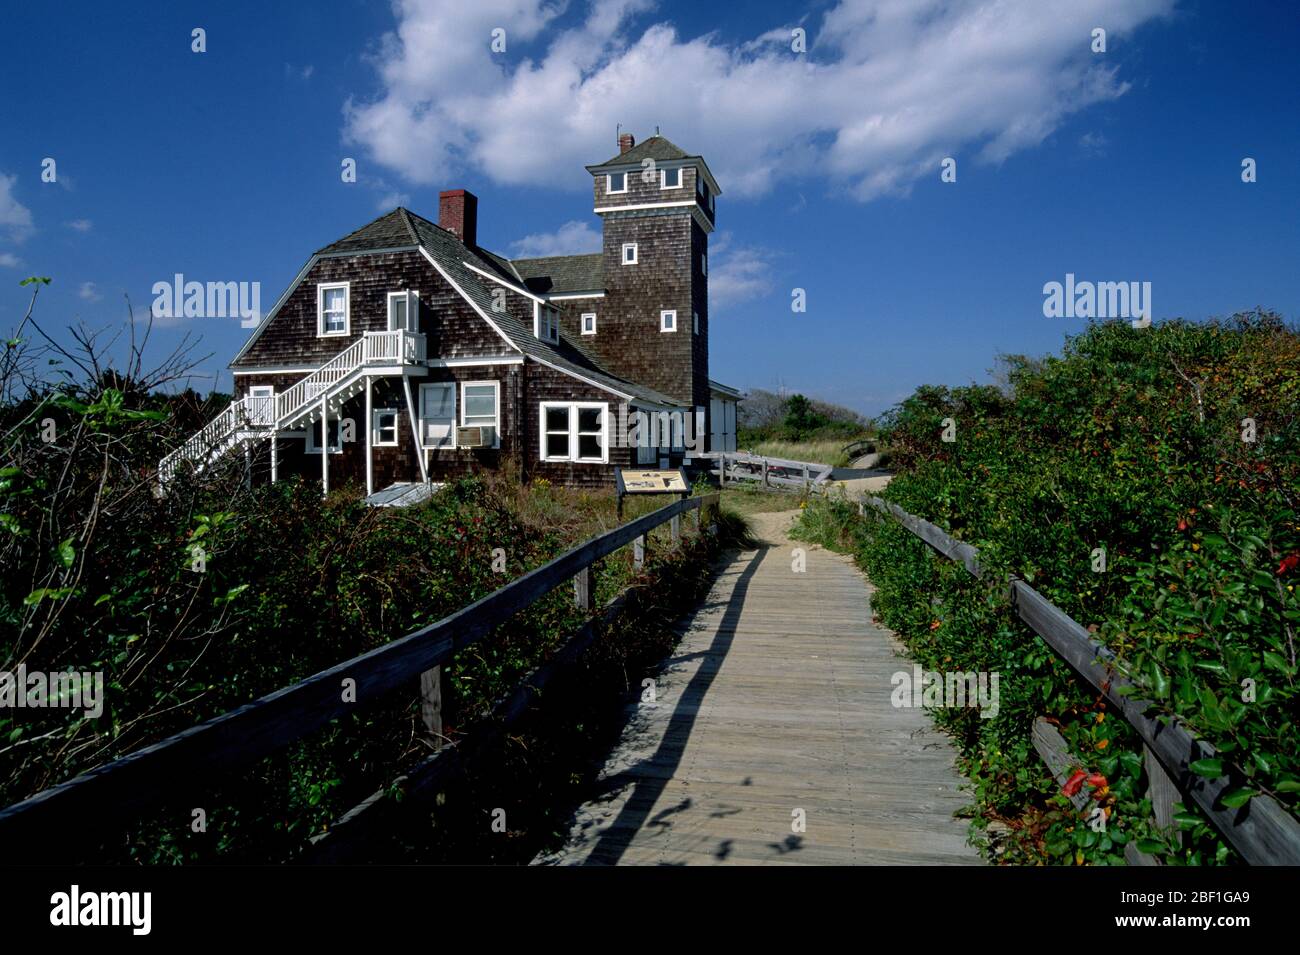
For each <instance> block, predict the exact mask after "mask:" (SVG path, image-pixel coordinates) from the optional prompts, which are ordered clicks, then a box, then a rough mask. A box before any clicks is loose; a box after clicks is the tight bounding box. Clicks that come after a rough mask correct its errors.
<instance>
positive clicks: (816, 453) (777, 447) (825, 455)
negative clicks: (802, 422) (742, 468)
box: [741, 438, 851, 468]
mask: <svg viewBox="0 0 1300 955" xmlns="http://www.w3.org/2000/svg"><path fill="white" fill-rule="evenodd" d="M848 443H849V442H848V441H846V440H844V439H843V438H835V439H834V440H824V441H760V442H758V443H757V444H755V445H753V447H748V448H742V449H741V450H743V451H749V452H750V453H752V454H761V455H765V456H767V457H771V458H786V459H787V460H790V461H807V462H808V463H810V464H829V465H831V466H832V467H837V468H843V467H848V465H849V464H850V463H851V462H850V461H849V459H848V456H847V455H846V454H845V453H844V446H845V445H847V444H848Z"/></svg>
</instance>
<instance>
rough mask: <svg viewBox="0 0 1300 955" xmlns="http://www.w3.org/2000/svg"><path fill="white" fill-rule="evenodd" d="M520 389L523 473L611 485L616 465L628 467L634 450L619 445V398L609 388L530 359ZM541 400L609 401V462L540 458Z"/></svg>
mask: <svg viewBox="0 0 1300 955" xmlns="http://www.w3.org/2000/svg"><path fill="white" fill-rule="evenodd" d="M524 368H525V369H526V375H527V377H526V380H525V383H524V391H523V421H524V431H523V436H522V441H521V444H522V446H523V448H524V454H523V465H524V475H525V476H526V477H527V478H529V479H532V478H545V479H546V480H548V481H550V482H551V483H552V484H563V485H567V486H572V487H593V488H595V487H612V486H613V484H614V468H615V467H631V466H632V455H633V454H634V451H633V450H632V449H630V448H626V447H621V446H620V440H619V437H618V435H619V427H618V423H619V406H620V404H621V403H622V401H621V399H620V398H619V397H618V396H616V395H612V394H610V393H609V392H607V391H605V390H603V389H601V388H596V387H594V386H592V385H587V384H584V383H583V382H581V381H578V380H576V379H574V378H572V377H570V376H568V375H566V374H564V373H563V372H559V371H556V370H555V369H553V368H548V367H547V366H545V365H542V364H539V363H537V362H533V361H530V362H528V363H527V364H526V365H525V366H524ZM543 401H600V402H605V403H607V404H608V406H609V407H608V410H607V412H606V413H607V414H608V415H609V416H610V419H609V420H610V427H609V434H610V448H609V463H608V464H580V463H572V462H566V461H543V460H542V459H541V457H542V445H541V433H542V432H541V426H542V425H541V403H542V402H543Z"/></svg>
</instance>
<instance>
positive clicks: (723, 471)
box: [718, 451, 727, 487]
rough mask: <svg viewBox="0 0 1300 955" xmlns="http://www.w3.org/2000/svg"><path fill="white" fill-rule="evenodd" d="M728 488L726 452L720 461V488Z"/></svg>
mask: <svg viewBox="0 0 1300 955" xmlns="http://www.w3.org/2000/svg"><path fill="white" fill-rule="evenodd" d="M726 486H727V455H726V452H725V451H724V452H723V454H722V457H720V458H719V459H718V487H726Z"/></svg>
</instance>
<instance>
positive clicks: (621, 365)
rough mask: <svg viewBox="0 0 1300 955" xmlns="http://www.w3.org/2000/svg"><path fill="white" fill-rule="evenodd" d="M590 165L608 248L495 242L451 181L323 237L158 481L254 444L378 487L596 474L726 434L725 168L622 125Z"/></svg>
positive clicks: (731, 441)
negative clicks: (433, 215) (485, 474)
mask: <svg viewBox="0 0 1300 955" xmlns="http://www.w3.org/2000/svg"><path fill="white" fill-rule="evenodd" d="M587 171H588V172H589V173H591V175H592V179H593V188H594V196H595V212H596V214H597V215H599V216H600V217H601V222H602V227H603V233H604V240H603V249H602V251H600V252H598V253H593V254H591V255H573V256H560V257H553V258H537V259H514V260H511V259H507V258H505V257H504V256H501V255H497V254H495V253H493V252H489V251H488V250H486V249H484V248H482V247H481V246H480V245H479V244H478V234H477V233H478V228H477V226H478V200H477V198H476V197H475V196H474V195H473V194H471V193H469V192H466V191H465V190H459V189H458V190H452V191H448V192H443V193H441V195H440V197H439V210H438V222H437V223H436V224H435V223H433V222H430V221H429V220H427V219H424V218H422V217H420V216H418V215H416V214H415V213H413V212H411V211H409V210H407V209H404V208H397V209H394V210H393V211H392V212H389V213H388V214H386V215H383V216H381V217H379V218H378V219H376V220H374V221H373V222H371V223H369V224H368V225H365V226H363V227H362V228H360V229H358V230H357V231H355V232H353V233H351V234H350V235H347V236H344V237H343V238H341V239H339V240H338V241H337V242H333V243H331V244H329V245H327V246H325V247H324V248H322V249H320V250H318V251H317V252H315V253H314V254H313V255H312V256H311V258H310V259H309V260H308V262H307V264H306V265H304V266H303V268H302V270H301V271H300V272H299V273H298V276H297V277H296V278H295V279H294V281H293V284H292V285H291V286H290V287H289V289H288V290H287V291H286V292H285V293H284V294H283V296H281V298H280V299H279V301H277V302H276V304H275V306H274V307H273V308H272V309H271V311H270V312H269V313H268V314H267V315H266V317H265V318H264V319H263V320H262V321H261V323H260V324H259V325H258V326H257V328H256V330H255V331H254V332H253V333H252V335H251V336H250V337H249V339H248V342H247V343H246V344H245V345H244V347H243V348H241V349H240V351H239V353H238V354H237V355H236V356H235V358H234V360H233V361H232V362H231V364H230V367H231V369H232V371H233V373H234V376H235V401H234V402H233V403H232V405H231V406H230V408H229V409H227V410H226V411H225V412H223V414H222V416H221V417H219V418H218V419H216V420H214V421H213V422H211V423H210V424H209V425H208V426H207V427H205V428H204V429H203V431H201V432H200V433H199V434H197V435H195V436H194V437H193V438H191V439H190V440H189V441H188V442H187V443H186V444H185V445H183V446H182V447H180V448H178V449H177V450H176V451H174V452H173V453H172V454H170V455H168V457H167V458H165V459H164V460H163V462H162V464H161V466H160V476H161V477H162V479H163V480H164V481H165V480H167V479H169V478H170V477H171V475H172V474H174V473H175V470H176V469H177V468H178V467H179V466H180V465H181V464H182V463H183V462H185V461H189V462H193V463H194V464H196V465H199V466H202V465H203V464H204V463H206V462H207V461H208V460H210V459H211V457H212V456H213V455H214V454H221V453H225V452H228V451H231V450H239V449H242V450H243V451H244V453H246V454H247V455H248V456H249V459H250V461H254V460H256V461H260V462H264V463H263V464H262V465H261V468H260V470H261V472H262V473H265V474H266V475H268V476H269V479H270V480H278V479H280V478H283V477H285V476H287V475H290V474H303V475H306V476H310V477H314V478H320V479H321V480H322V481H323V482H324V483H325V486H326V488H328V487H329V485H330V484H331V483H333V484H339V483H342V482H344V481H356V482H358V483H364V485H365V487H366V490H367V493H370V494H372V493H374V492H376V490H377V489H383V488H390V487H395V486H405V485H408V484H413V483H417V482H418V483H419V484H421V485H427V484H428V483H430V482H434V483H436V482H439V481H443V480H446V479H448V478H451V477H455V476H458V475H462V474H466V473H470V472H473V471H477V470H480V469H485V468H496V467H499V466H501V464H502V463H503V462H505V461H506V460H509V459H514V460H516V461H517V462H518V467H519V469H520V471H521V473H522V474H523V475H524V476H525V477H527V478H533V477H545V478H547V479H549V480H551V481H553V482H556V483H562V484H570V485H590V486H599V485H608V484H610V483H612V481H613V469H614V467H616V466H619V465H622V466H624V467H635V466H637V465H638V464H639V465H641V466H658V465H660V464H662V463H665V461H666V462H668V463H671V464H672V465H674V466H675V465H676V464H678V463H680V462H682V461H683V460H689V459H690V455H691V453H692V452H694V453H697V454H698V453H699V452H701V451H705V450H734V449H735V408H736V401H737V400H738V398H739V393H738V392H737V391H736V390H735V389H732V388H728V387H726V386H724V385H720V384H718V383H716V382H713V381H711V380H710V379H709V303H708V237H709V233H710V232H712V231H713V226H714V216H715V208H714V203H715V197H716V196H717V195H719V192H720V190H719V189H718V185H717V182H716V181H715V180H714V178H713V175H712V173H711V172H710V171H709V168H708V166H707V165H706V164H705V162H704V160H703V158H702V157H700V156H692V155H688V154H687V153H686V152H684V151H683V150H681V149H679V148H678V147H677V146H675V145H673V144H672V143H670V142H669V141H668V140H666V139H664V138H662V137H660V136H655V137H653V138H651V139H648V140H646V141H645V142H643V143H641V144H639V145H636V144H634V142H633V139H632V137H631V136H629V135H623V136H620V137H619V153H618V155H616V156H614V157H613V158H611V159H609V160H608V161H606V162H603V163H600V164H598V165H593V166H588V167H587Z"/></svg>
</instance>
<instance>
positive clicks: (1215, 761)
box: [1187, 756, 1223, 779]
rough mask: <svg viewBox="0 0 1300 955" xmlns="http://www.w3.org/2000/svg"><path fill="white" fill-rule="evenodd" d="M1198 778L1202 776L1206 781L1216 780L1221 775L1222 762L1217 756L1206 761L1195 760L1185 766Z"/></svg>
mask: <svg viewBox="0 0 1300 955" xmlns="http://www.w3.org/2000/svg"><path fill="white" fill-rule="evenodd" d="M1187 768H1188V769H1190V770H1191V771H1192V772H1194V773H1195V774H1196V775H1198V776H1204V777H1205V778H1206V779H1218V778H1219V777H1220V776H1222V775H1223V760H1221V759H1219V758H1218V757H1217V756H1216V757H1212V758H1207V759H1197V760H1194V761H1192V762H1191V763H1189V764H1188V766H1187Z"/></svg>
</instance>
